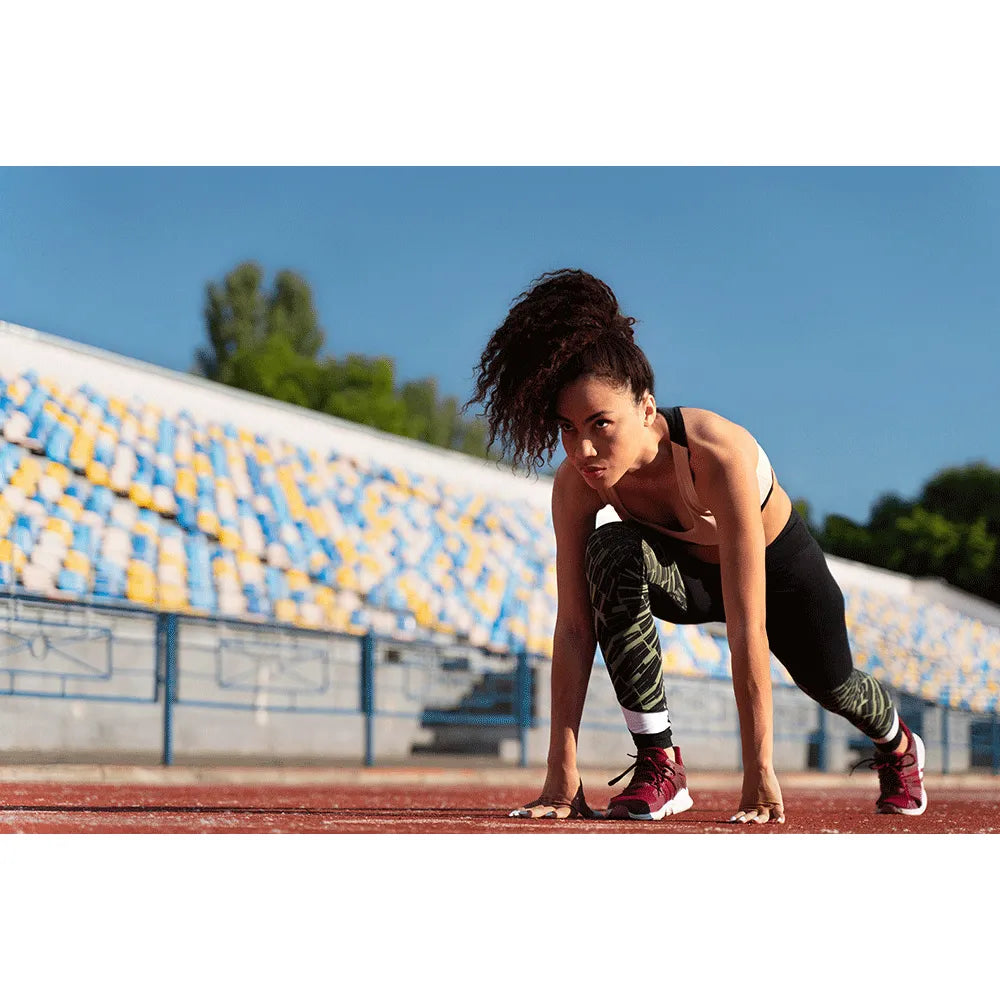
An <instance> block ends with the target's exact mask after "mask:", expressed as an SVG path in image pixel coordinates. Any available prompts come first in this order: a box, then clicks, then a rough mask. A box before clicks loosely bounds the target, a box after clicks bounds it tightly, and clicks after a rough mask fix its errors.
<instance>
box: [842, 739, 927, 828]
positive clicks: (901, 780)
mask: <svg viewBox="0 0 1000 1000" xmlns="http://www.w3.org/2000/svg"><path fill="white" fill-rule="evenodd" d="M899 725H900V728H902V730H903V732H904V733H906V739H907V745H906V751H905V752H904V753H901V754H895V753H884V754H883V753H876V754H875V756H874V757H873V758H870V759H869V760H864V761H858V763H859V764H868V765H869V766H870V767H871V769H872V770H873V771H878V784H879V789H880V790H881V793H882V794H881V795H879V797H878V802H876V803H875V812H877V813H895V814H898V815H901V816H920V815H921V814H922V813H923V811H924V810H925V809H926V808H927V791H926V789H925V788H924V761H925V760H926V758H927V754H926V751H925V750H924V741H923V740H922V739H921V738H920V737H919V736H917V734H916V733H913V732H910V728H909V726H907V725H906V723H905V722H903V721H902V720H900V723H899Z"/></svg>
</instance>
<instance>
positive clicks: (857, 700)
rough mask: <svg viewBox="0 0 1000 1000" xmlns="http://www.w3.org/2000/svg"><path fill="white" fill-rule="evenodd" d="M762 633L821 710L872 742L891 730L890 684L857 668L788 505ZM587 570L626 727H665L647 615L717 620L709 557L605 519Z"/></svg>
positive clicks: (771, 559) (834, 595)
mask: <svg viewBox="0 0 1000 1000" xmlns="http://www.w3.org/2000/svg"><path fill="white" fill-rule="evenodd" d="M765 563H766V572H767V623H766V625H767V638H768V645H769V646H770V648H771V651H772V652H773V653H774V655H775V656H776V657H777V658H778V659H779V660H780V661H781V662H782V663H783V664H784V665H785V667H786V668H787V670H788V672H789V674H790V675H791V676H792V679H793V680H794V681H795V683H796V684H797V685H798V686H799V687H800V688H802V690H803V691H805V692H806V694H808V695H809V696H810V697H811V698H813V699H814V700H815V701H817V702H819V704H821V705H822V706H823V707H824V708H826V709H828V710H829V711H831V712H834V713H836V714H837V715H841V716H843V717H844V718H845V719H847V720H849V721H850V722H851V723H853V724H854V725H855V726H856V727H857V728H858V729H859V730H860V731H861V732H862V733H864V734H865V735H866V736H868V737H869V738H870V739H872V740H874V741H875V742H876V743H887V742H890V741H892V740H893V739H894V738H895V735H896V732H897V729H898V722H897V716H896V710H895V707H894V706H893V703H892V698H891V696H890V694H889V692H888V690H887V689H886V688H885V687H884V686H883V685H882V684H881V683H880V682H879V681H878V680H877V679H876V678H874V677H871V676H869V675H868V674H863V673H861V671H859V670H855V669H854V666H853V663H852V661H851V651H850V646H849V644H848V639H847V625H846V622H845V619H844V597H843V594H842V593H841V591H840V588H839V587H838V586H837V583H836V581H835V580H834V579H833V576H832V575H831V574H830V570H829V568H828V567H827V564H826V558H825V557H824V555H823V552H822V550H821V549H820V548H819V546H818V545H817V543H816V541H815V539H814V538H813V537H812V535H811V534H809V530H808V528H807V527H806V526H805V523H804V522H803V521H802V519H801V518H800V517H799V516H798V514H797V513H795V512H793V513H792V517H791V519H790V520H789V523H788V525H787V526H786V527H785V529H784V530H783V531H782V532H781V534H780V535H779V536H778V537H777V538H776V539H775V540H774V541H773V542H772V543H771V544H770V545H769V546H768V547H767V551H766V554H765ZM586 573H587V581H588V584H589V588H590V600H591V604H592V606H593V609H594V625H595V628H596V632H597V641H598V642H599V643H600V647H601V652H602V653H603V654H604V662H605V663H606V664H607V668H608V672H609V674H610V676H611V683H612V685H613V686H614V689H615V695H616V697H617V699H618V703H619V704H620V705H621V707H622V710H623V712H624V714H625V718H626V722H627V723H628V726H629V729H630V730H631V731H632V732H633V734H635V733H636V732H639V733H651V732H655V731H656V727H657V726H659V727H660V728H662V729H666V728H667V726H668V716H667V699H666V693H665V691H664V686H663V669H662V664H663V660H662V656H661V651H660V643H659V639H658V637H657V632H656V623H655V621H654V617H655V618H660V619H662V620H664V621H670V622H676V623H678V624H699V623H704V622H712V621H716V622H724V621H725V620H726V618H725V606H724V604H723V600H722V581H721V576H720V570H719V567H718V566H717V565H713V564H711V563H703V562H700V561H699V560H697V559H693V558H691V557H690V556H689V555H688V554H687V553H686V552H685V551H684V549H683V547H682V546H680V545H677V544H675V543H672V541H671V540H670V539H669V538H667V537H666V536H663V535H660V534H659V533H657V532H655V531H653V530H651V529H646V528H643V527H640V526H639V525H637V524H635V523H634V522H612V523H610V524H605V525H603V526H602V527H600V528H598V529H597V530H596V531H595V532H594V533H593V534H592V535H591V537H590V540H589V542H588V544H587V552H586Z"/></svg>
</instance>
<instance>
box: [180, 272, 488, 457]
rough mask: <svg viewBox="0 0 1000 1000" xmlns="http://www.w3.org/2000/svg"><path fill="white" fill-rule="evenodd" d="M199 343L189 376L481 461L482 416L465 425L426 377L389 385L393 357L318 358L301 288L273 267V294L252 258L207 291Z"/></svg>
mask: <svg viewBox="0 0 1000 1000" xmlns="http://www.w3.org/2000/svg"><path fill="white" fill-rule="evenodd" d="M204 319H205V332H206V335H207V343H206V344H205V345H204V346H203V347H200V348H199V349H198V350H197V351H196V352H195V360H194V371H195V372H196V373H197V374H200V375H203V376H205V377H206V378H209V379H212V380H213V381H215V382H221V383H223V384H224V385H230V386H233V387H234V388H237V389H244V390H246V391H247V392H255V393H258V394H259V395H262V396H268V397H270V398H271V399H280V400H282V401H283V402H286V403H292V404H294V405H296V406H303V407H306V408H309V409H312V410H317V411H320V412H322V413H328V414H330V415H331V416H335V417H340V418H342V419H344V420H350V421H352V422H354V423H358V424H365V425H367V426H369V427H376V428H378V429H379V430H384V431H388V432H390V433H392V434H399V435H401V436H404V437H410V438H415V439H417V440H420V441H426V442H428V443H429V444H434V445H438V446H439V447H442V448H453V449H457V450H460V451H465V452H467V453H469V454H472V455H478V456H481V457H486V447H485V442H486V436H487V435H486V428H485V424H484V422H483V421H482V420H471V421H466V420H463V419H462V418H461V417H460V416H459V407H458V402H457V400H456V399H455V398H454V397H452V396H447V397H445V398H443V399H442V398H439V395H438V385H437V381H436V380H435V379H433V378H425V379H417V380H414V381H412V382H407V383H406V384H405V385H404V386H402V388H397V386H396V374H395V365H394V363H393V361H392V359H391V358H385V357H367V356H366V355H362V354H348V355H347V356H346V357H345V358H343V359H342V360H338V359H337V358H334V357H330V356H321V355H320V352H321V350H322V349H323V345H324V341H325V335H324V333H323V330H322V329H321V327H320V325H319V320H318V317H317V315H316V309H315V306H314V304H313V296H312V291H311V290H310V288H309V285H308V283H307V282H306V281H305V279H304V278H302V277H301V276H300V275H298V274H296V273H295V272H294V271H288V270H283V271H279V272H278V273H277V274H276V275H275V278H274V282H273V285H272V287H271V288H266V287H265V281H264V271H263V269H262V268H261V266H260V265H259V264H257V263H256V262H254V261H245V262H243V263H242V264H239V265H238V266H237V267H235V268H233V270H232V271H230V272H229V274H227V275H226V276H225V278H224V279H223V280H222V281H221V282H219V283H215V282H210V283H209V284H208V285H207V286H206V289H205V306H204Z"/></svg>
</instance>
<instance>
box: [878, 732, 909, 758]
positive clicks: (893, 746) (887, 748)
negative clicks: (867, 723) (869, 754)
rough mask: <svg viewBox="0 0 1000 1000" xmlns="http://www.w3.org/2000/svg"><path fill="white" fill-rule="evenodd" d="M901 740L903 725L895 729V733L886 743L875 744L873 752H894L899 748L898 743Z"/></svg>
mask: <svg viewBox="0 0 1000 1000" xmlns="http://www.w3.org/2000/svg"><path fill="white" fill-rule="evenodd" d="M902 742H903V727H902V726H900V727H899V728H898V729H897V730H896V735H895V736H893V738H892V739H891V740H889V741H888V742H887V743H876V744H875V752H876V753H883V754H890V753H895V752H896V751H897V750H898V749H899V744H900V743H902Z"/></svg>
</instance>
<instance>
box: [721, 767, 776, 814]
mask: <svg viewBox="0 0 1000 1000" xmlns="http://www.w3.org/2000/svg"><path fill="white" fill-rule="evenodd" d="M729 822H730V823H784V822H785V807H784V804H783V803H782V801H781V789H780V788H779V787H778V779H777V777H776V776H775V773H774V768H773V767H772V766H767V767H757V766H753V767H748V768H746V769H745V770H744V772H743V791H742V793H741V794H740V808H739V811H738V812H737V813H736V815H735V816H731V817H730V818H729Z"/></svg>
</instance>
